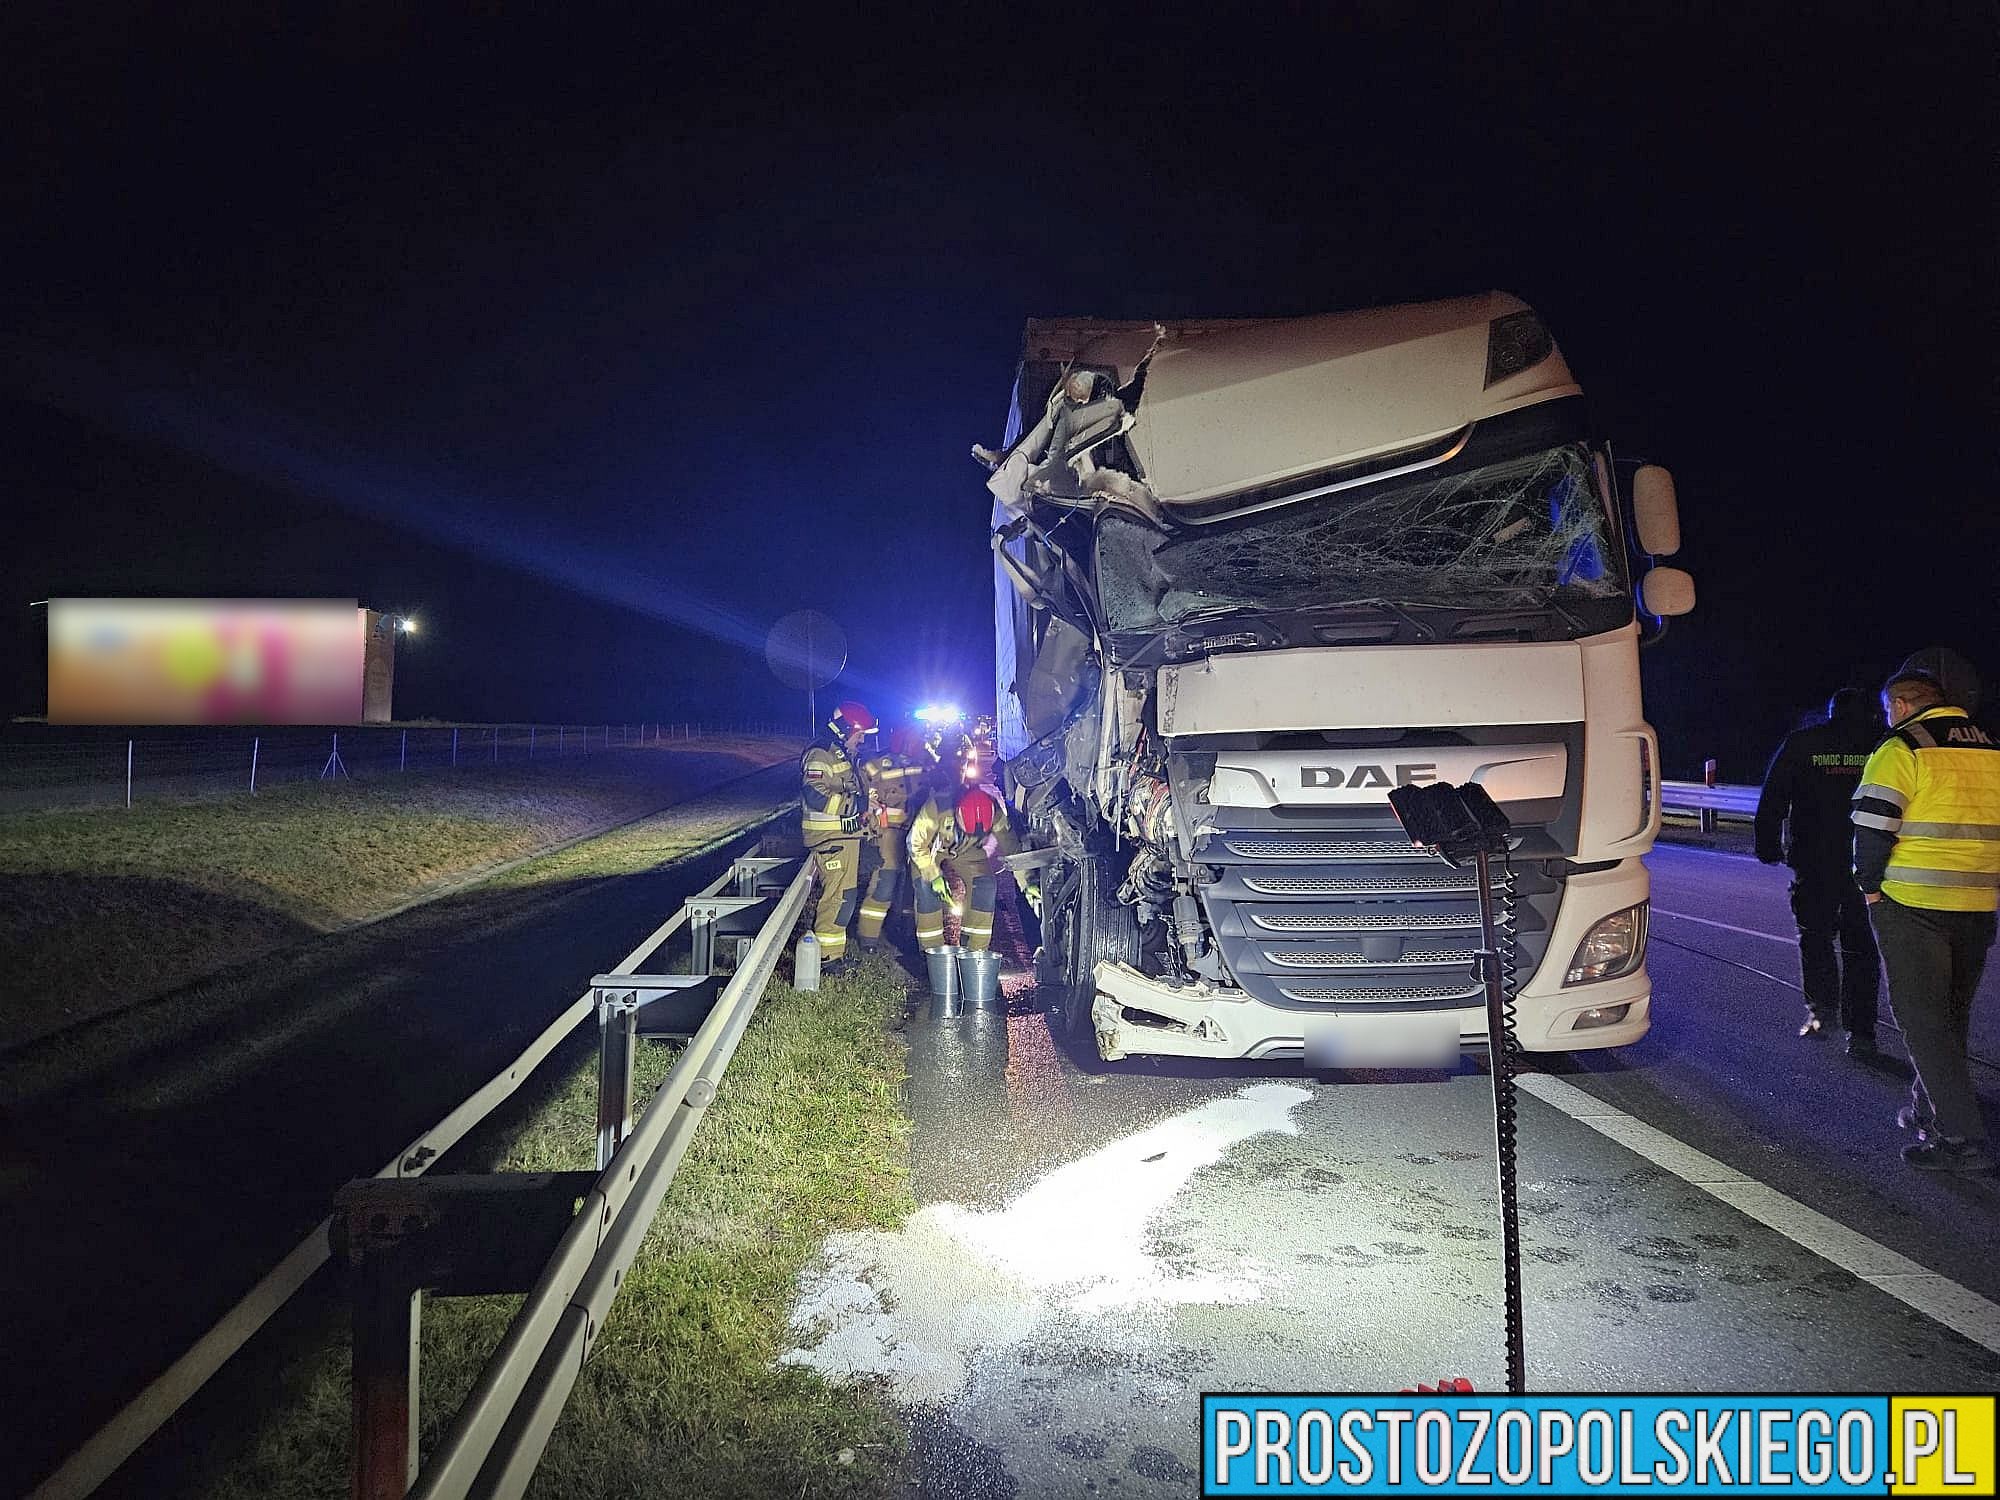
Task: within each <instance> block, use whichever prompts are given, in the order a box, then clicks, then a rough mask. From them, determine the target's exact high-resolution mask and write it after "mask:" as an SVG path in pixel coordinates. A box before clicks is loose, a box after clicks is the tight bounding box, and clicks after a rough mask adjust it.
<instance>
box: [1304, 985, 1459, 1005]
mask: <svg viewBox="0 0 2000 1500" xmlns="http://www.w3.org/2000/svg"><path fill="white" fill-rule="evenodd" d="M1281 993H1282V994H1283V995H1284V996H1285V997H1286V998H1287V999H1289V1000H1309V1001H1311V1002H1313V1003H1314V1004H1320V1005H1324V1004H1344V1005H1388V1004H1406V1003H1408V1002H1409V1001H1412V1000H1430V1001H1439V1002H1442V1004H1441V1005H1439V1006H1438V1008H1439V1009H1443V1010H1456V1009H1458V1008H1459V1007H1460V1006H1462V1005H1470V1004H1472V1003H1473V1002H1474V1001H1476V1000H1479V999H1480V998H1481V996H1482V994H1483V991H1482V990H1481V989H1480V988H1479V986H1478V985H1476V984H1462V985H1459V984H1395V985H1383V986H1381V987H1379V988H1370V989H1340V988H1333V987H1330V986H1327V985H1320V984H1309V985H1286V986H1284V987H1283V988H1282V990H1281Z"/></svg>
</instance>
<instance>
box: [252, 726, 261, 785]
mask: <svg viewBox="0 0 2000 1500" xmlns="http://www.w3.org/2000/svg"><path fill="white" fill-rule="evenodd" d="M263 743H264V737H263V736H262V735H261V734H260V735H257V736H255V737H254V738H253V739H252V740H251V741H250V790H251V791H253V792H254V791H256V790H257V751H258V750H259V749H260V748H261V747H262V746H263Z"/></svg>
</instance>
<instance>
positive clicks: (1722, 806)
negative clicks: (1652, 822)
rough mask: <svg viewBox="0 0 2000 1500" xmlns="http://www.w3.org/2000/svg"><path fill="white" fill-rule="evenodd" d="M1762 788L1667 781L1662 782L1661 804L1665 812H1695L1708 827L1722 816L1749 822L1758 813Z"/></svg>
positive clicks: (1703, 824)
mask: <svg viewBox="0 0 2000 1500" xmlns="http://www.w3.org/2000/svg"><path fill="white" fill-rule="evenodd" d="M1760 791H1761V788H1758V787H1754V786H1710V785H1708V784H1707V783H1705V782H1700V781H1663V782H1661V783H1660V807H1661V810H1662V811H1664V812H1670V813H1693V814H1695V815H1696V816H1698V817H1700V818H1701V822H1702V826H1703V827H1704V828H1706V827H1709V826H1710V825H1712V824H1713V823H1714V822H1715V820H1717V819H1719V818H1726V819H1728V820H1729V821H1731V822H1748V821H1749V820H1750V819H1752V818H1754V817H1755V816H1756V815H1757V797H1758V794H1759V792H1760Z"/></svg>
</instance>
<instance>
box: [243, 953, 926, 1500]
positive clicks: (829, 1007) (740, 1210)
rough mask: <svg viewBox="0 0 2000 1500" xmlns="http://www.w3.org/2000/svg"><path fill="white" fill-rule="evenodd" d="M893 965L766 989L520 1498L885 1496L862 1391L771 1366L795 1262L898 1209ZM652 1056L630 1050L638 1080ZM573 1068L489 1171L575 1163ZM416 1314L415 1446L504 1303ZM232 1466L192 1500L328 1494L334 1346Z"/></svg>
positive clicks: (576, 1080)
mask: <svg viewBox="0 0 2000 1500" xmlns="http://www.w3.org/2000/svg"><path fill="white" fill-rule="evenodd" d="M904 996H905V983H904V977H903V975H902V972H901V971H900V970H898V969H896V968H895V967H893V966H892V965H890V964H889V963H887V962H884V961H876V962H873V963H871V964H870V965H868V966H867V967H865V968H863V969H862V970H861V971H860V972H859V973H858V974H857V975H855V976H854V977H852V978H844V979H839V980H829V981H828V982H827V984H826V986H825V987H824V988H823V989H822V990H821V991H820V992H819V993H817V994H802V993H800V992H798V991H796V990H793V989H791V988H790V987H788V986H786V985H784V984H783V983H781V982H779V981H777V980H773V981H772V983H771V986H770V988H769V990H768V991H767V993H766V995H765V998H764V1001H763V1004H762V1005H761V1006H760V1007H759V1009H758V1011H757V1014H756V1016H755V1017H754V1018H753V1019H752V1021H751V1023H750V1025H749V1027H748V1028H747V1029H746V1031H745V1033H744V1036H743V1041H742V1044H741V1046H740V1047H739V1048H738V1050H737V1052H736V1056H735V1059H734V1060H733V1061H732V1063H731V1065H730V1069H729V1073H728V1075H727V1077H726V1078H725V1080H724V1083H723V1086H722V1089H721V1091H720V1093H719V1094H718V1096H717V1099H716V1102H715V1103H714V1104H713V1105H712V1106H711V1107H710V1108H709V1110H708V1114H707V1117H706V1118H705V1119H704V1120H703V1122H702V1125H701V1129H700V1130H699V1131H698V1132H697V1134H696V1136H695V1140H694V1143H693V1145H692V1146H691V1147H690V1149H689V1151H688V1154H687V1157H686V1159H685V1160H684V1161H683V1163H682V1165H681V1170H680V1173H679V1175H678V1176H677V1177H676V1179H675V1181H674V1184H673V1186H672V1187H671V1188H670V1189H669V1191H668V1193H667V1196H666V1199H665V1201H664V1202H663V1203H662V1204H661V1207H660V1212H659V1214H658V1216H657V1217H656V1218H655V1220H654V1222H653V1227H652V1229H651V1231H650V1232H649V1233H648V1235H647V1237H646V1240H645V1243H644V1245H643V1246H642V1247H641V1249H640V1251H639V1254H638V1257H637V1259H636V1260H635V1261H634V1262H633V1264H632V1269H631V1271H630V1272H629V1273H628V1274H627V1276H626V1278H625V1284H624V1289H623V1291H622V1292H621V1294H620V1296H619V1298H618V1301H617V1303H616V1304H615V1306H614V1307H613V1310H612V1313H611V1316H610V1319H609V1321H608V1323H607V1325H606V1328H605V1332H604V1335H603V1337H602V1338H601V1339H600V1340H599V1342H598V1345H597V1349H596V1352H595V1353H594V1355H593V1356H592V1358H591V1361H590V1363H589V1364H588V1365H586V1366H585V1367H584V1371H583V1375H582V1378H581V1379H580V1380H579V1382H578V1384H577V1387H576V1390H575V1391H574V1393H573V1394H572V1395H571V1397H570V1401H569V1405H568V1408H567V1409H566V1410H565V1412H564V1414H563V1417H562V1420H561V1422H560V1423H559V1424H558V1425H557V1427H556V1431H555V1434H554V1437H553V1439H552V1440H551V1442H550V1444H549V1449H548V1453H547V1456H546V1457H545V1458H544V1460H543V1462H542V1466H541V1469H540V1471H539V1472H538V1474H537V1476H536V1480H535V1484H534V1487H533V1493H535V1494H537V1495H542V1496H551V1497H562V1500H570V1497H582V1500H593V1497H611V1496H634V1495H641V1494H660V1495H666V1494H682V1495H697V1496H727V1497H734V1496H745V1497H749V1496H758V1497H761V1496H766V1495H784V1496H800V1495H825V1496H873V1495H881V1494H884V1493H887V1492H888V1491H889V1490H890V1489H891V1487H892V1486H893V1483H894V1481H895V1477H896V1471H897V1467H898V1465H899V1463H900V1461H901V1458H902V1452H903V1436H902V1428H901V1426H900V1424H899V1423H898V1422H897V1420H896V1418H895V1417H894V1415H893V1414H892V1413H891V1411H890V1410H889V1408H888V1407H887V1406H886V1405H885V1404H883V1403H881V1402H880V1401H878V1400H877V1399H876V1398H874V1397H873V1396H871V1395H870V1394H869V1393H867V1392H865V1391H861V1390H857V1389H853V1388H848V1387H836V1386H832V1385H829V1384H827V1383H826V1382H825V1381H823V1380H822V1379H821V1378H820V1377H819V1376H818V1375H816V1374H814V1373H813V1372H811V1371H808V1370H803V1369H799V1368H797V1367H793V1366H780V1365H778V1364H777V1358H778V1355H779V1354H780V1352H781V1351H782V1350H783V1349H784V1347H785V1345H786V1318H787V1314H788V1310H789V1308H790V1305H791V1301H792V1297H793V1292H794V1287H795V1284H796V1281H797V1277H798V1274H799V1272H800V1270H801V1269H802V1268H803V1267H804V1266H805V1264H806V1262H807V1260H808V1259H809V1258H810V1257H811V1256H812V1255H813V1254H814V1252H815V1251H816V1250H817V1248H818V1246H819V1244H820V1242H821V1241H822V1240H823V1239H824V1238H825V1237H826V1236H827V1235H829V1234H832V1233H834V1232H836V1231H839V1230H847V1229H858V1228H863V1227H868V1226H877V1227H882V1226H890V1225H894V1224H896V1223H899V1222H901V1220H902V1219H903V1218H904V1217H905V1216H906V1215H907V1214H908V1213H909V1212H910V1211H911V1210H912V1209H913V1208H914V1206H915V1205H914V1201H913V1200H912V1198H911V1192H910V1182H909V1151H908V1121H907V1119H906V1118H905V1116H904V1113H903V1109H902V1104H901V1099H900V1089H901V1083H902V1078H903V1071H904V1049H903V1046H902V1043H901V1042H900V1041H899V1040H897V1038H896V1037H895V1036H894V1035H893V1034H892V1032H891V1031H890V1029H889V1028H890V1022H891V1020H892V1019H893V1018H894V1017H897V1016H899V1015H900V1014H901V1012H902V1007H903V1002H904ZM671 1061H672V1054H671V1053H670V1052H669V1050H668V1049H667V1048H665V1047H659V1046H652V1047H647V1048H644V1049H642V1052H641V1057H640V1061H639V1067H638V1078H637V1087H638V1088H639V1089H640V1090H643V1091H650V1090H651V1089H653V1088H654V1087H656V1086H657V1085H658V1083H659V1081H660V1080H661V1079H662V1078H663V1077H665V1075H666V1071H667V1068H668V1066H669V1064H670V1063H671ZM595 1119H596V1074H595V1068H594V1062H593V1063H592V1064H587V1065H585V1066H583V1067H580V1068H578V1069H576V1071H575V1072H574V1073H572V1075H571V1076H570V1078H569V1079H568V1081H567V1083H566V1084H565V1085H564V1087H563V1088H562V1090H561V1091H560V1093H559V1094H557V1095H556V1096H555V1097H554V1098H553V1099H552V1100H551V1101H550V1102H549V1103H548V1104H547V1105H546V1106H545V1107H544V1108H543V1109H542V1110H541V1111H540V1112H539V1113H537V1114H536V1115H535V1116H534V1117H533V1118H531V1119H529V1120H528V1121H527V1122H525V1123H524V1124H523V1125H522V1126H521V1127H520V1129H519V1130H518V1131H517V1132H516V1133H515V1134H514V1136H513V1138H512V1139H511V1140H510V1141H509V1142H507V1143H506V1144H505V1146H504V1149H502V1150H499V1151H497V1152H495V1153H494V1155H493V1156H492V1158H491V1160H490V1164H491V1165H492V1166H493V1167H496V1168H498V1169H502V1170H508V1171H557V1170H577V1169H588V1167H589V1166H590V1164H591V1160H592V1153H593V1150H594V1143H595V1130H596V1127H595ZM519 1301H520V1299H519V1298H516V1297H488V1298H467V1299H455V1300H449V1301H447V1300H442V1299H430V1300H428V1301H427V1302H426V1304H425V1307H424V1352H423V1437H422V1442H423V1444H424V1447H425V1449H426V1451H428V1450H429V1449H430V1448H431V1447H432V1446H433V1445H435V1443H436V1442H437V1440H438V1439H439V1438H440V1437H441V1436H442V1435H443V1433H444V1431H445V1428H446V1427H447V1426H448V1425H449V1423H450V1420H451V1416H452V1414H453V1412H454V1411H455V1410H456V1409H457V1406H458V1403H459V1402H460V1401H461V1400H463V1398H464V1396H465V1393H466V1392H467V1391H468V1390H470V1389H471V1386H472V1383H473V1381H474V1380H475V1379H476V1378H477V1376H478V1373H479V1370H480V1369H481V1367H482V1366H483V1365H484V1363H485V1361H486V1358H487V1356H488V1355H489V1354H490V1353H491V1352H492V1350H493V1348H494V1347H495V1346H496V1345H497V1344H498V1342H499V1340H500V1336H501V1334H502V1333H503V1332H504V1331H505V1329H506V1327H507V1323H508V1320H509V1319H510V1318H511V1317H512V1316H513V1312H514V1309H515V1308H516V1307H517V1306H518V1305H519ZM286 1386H287V1396H286V1398H285V1400H284V1401H283V1402H282V1404H281V1406H280V1407H279V1409H278V1410H277V1411H276V1412H275V1413H274V1414H273V1415H272V1417H271V1418H270V1420H269V1421H268V1422H267V1423H266V1425H265V1426H264V1428H263V1430H262V1431H261V1433H260V1434H259V1436H258V1437H257V1438H256V1439H255V1441H254V1442H253V1443H252V1444H251V1445H250V1447H249V1449H248V1451H247V1452H246V1453H245V1455H244V1456H243V1458H242V1459H241V1460H240V1461H239V1462H238V1463H237V1464H236V1465H235V1466H234V1467H233V1468H232V1469H231V1470H230V1471H229V1472H227V1473H226V1474H224V1475H222V1476H221V1477H220V1478H219V1479H218V1480H217V1482H216V1483H215V1484H214V1485H213V1486H212V1487H210V1488H208V1489H207V1490H206V1491H205V1493H207V1494H210V1495H213V1496H217V1497H221V1500H308V1497H321V1496H324V1497H327V1500H334V1497H338V1496H341V1495H344V1494H346V1493H347V1477H346V1475H347V1470H346V1464H347V1443H348V1421H349V1415H348V1410H349V1409H348V1348H347V1344H346V1341H345V1338H344V1336H343V1337H342V1338H339V1339H337V1340H336V1341H335V1342H334V1343H333V1344H332V1345H331V1346H329V1347H328V1348H327V1349H326V1350H324V1351H323V1352H322V1353H321V1354H319V1355H317V1356H315V1357H313V1358H312V1359H310V1360H308V1361H306V1362H305V1363H303V1364H302V1365H301V1366H299V1367H297V1368H296V1369H294V1370H293V1371H292V1372H291V1374H290V1375H289V1376H288V1378H287V1380H286Z"/></svg>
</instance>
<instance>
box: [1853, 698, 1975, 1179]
mask: <svg viewBox="0 0 2000 1500" xmlns="http://www.w3.org/2000/svg"><path fill="white" fill-rule="evenodd" d="M1882 702H1883V707H1884V708H1886V709H1887V710H1888V714H1889V724H1890V726H1891V727H1890V733H1889V737H1888V738H1887V739H1886V740H1884V741H1883V742H1882V743H1881V745H1879V746H1878V747H1877V748H1876V751H1875V753H1874V754H1873V755H1871V756H1869V757H1868V765H1867V766H1866V768H1865V769H1864V770H1863V771H1862V773H1861V785H1860V786H1858V787H1857V788H1855V792H1854V815H1853V816H1854V878H1855V881H1856V883H1857V884H1859V885H1860V887H1861V892H1862V898H1863V899H1864V900H1865V901H1867V903H1868V914H1869V916H1870V917H1871V918H1872V919H1873V920H1874V923H1875V940H1876V942H1877V943H1878V944H1879V945H1880V946H1881V949H1882V963H1883V967H1885V968H1886V969H1887V970H1888V971H1889V1004H1890V1005H1891V1006H1893V1007H1894V1009H1895V1012H1896V1021H1897V1023H1898V1024H1899V1025H1900V1026H1901V1027H1902V1028H1903V1044H1904V1046H1905V1047H1907V1048H1908V1049H1909V1053H1910V1065H1911V1067H1912V1068H1914V1069H1915V1070H1916V1075H1917V1076H1916V1082H1915V1083H1914V1084H1912V1085H1911V1088H1910V1102H1909V1104H1908V1105H1907V1106H1905V1107H1904V1108H1903V1110H1902V1111H1901V1112H1900V1113H1898V1114H1897V1116H1896V1123H1897V1124H1898V1125H1901V1126H1902V1127H1903V1128H1904V1129H1906V1130H1915V1131H1916V1132H1917V1140H1916V1142H1915V1143H1914V1144H1912V1145H1909V1146H1905V1147H1904V1148H1903V1160H1904V1161H1906V1162H1908V1163H1909V1164H1910V1165H1911V1166H1913V1167H1917V1168H1920V1169H1922V1170H1924V1171H1929V1172H1984V1171H1990V1170H1991V1169H1992V1167H1993V1164H1994V1163H1993V1155H1992V1147H1991V1145H1990V1144H1989V1142H1988V1140H1987V1136H1986V1121H1985V1118H1984V1116H1983V1115H1982V1114H1981V1112H1980V1108H1979V1096H1978V1094H1977V1093H1976V1092H1975V1091H1974V1089H1973V1085H1972V1070H1971V1068H1970V1067H1969V1066H1968V1065H1967V1063H1966V1050H1967V1040H1968V1037H1969V1036H1970V1033H1971V1029H1972V1004H1973V998H1974V996H1975V994H1976V993H1977V992H1978V989H1979V976H1980V972H1981V971H1982V970H1983V969H1984V968H1985V967H1986V950H1987V949H1988V948H1990V947H1991V946H1992V945H1993V934H1994V926H1995V923H1994V908H1995V907H1996V906H2000V743H1996V741H1995V740H1994V738H1993V736H1991V735H1989V734H1988V733H1987V732H1986V731H1985V730H1984V729H1982V728H1980V727H1979V726H1978V725H1977V724H1975V723H1973V722H1972V720H1971V719H1970V718H1969V717H1967V715H1966V713H1965V712H1964V710H1963V709H1961V708H1959V707H1958V706H1957V705H1956V704H1954V703H1953V702H1952V701H1951V697H1950V696H1947V694H1946V693H1945V691H1944V688H1943V687H1942V686H1941V685H1940V683H1939V682H1938V680H1937V679H1936V678H1935V677H1932V676H1931V675H1930V674H1928V673H1926V672H1918V671H1912V670H1910V669H1908V668H1905V669H1904V670H1903V671H1901V672H1898V673H1897V674H1896V676H1895V677H1893V678H1892V679H1890V681H1889V684H1888V686H1887V687H1885V688H1883V690H1882Z"/></svg>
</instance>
